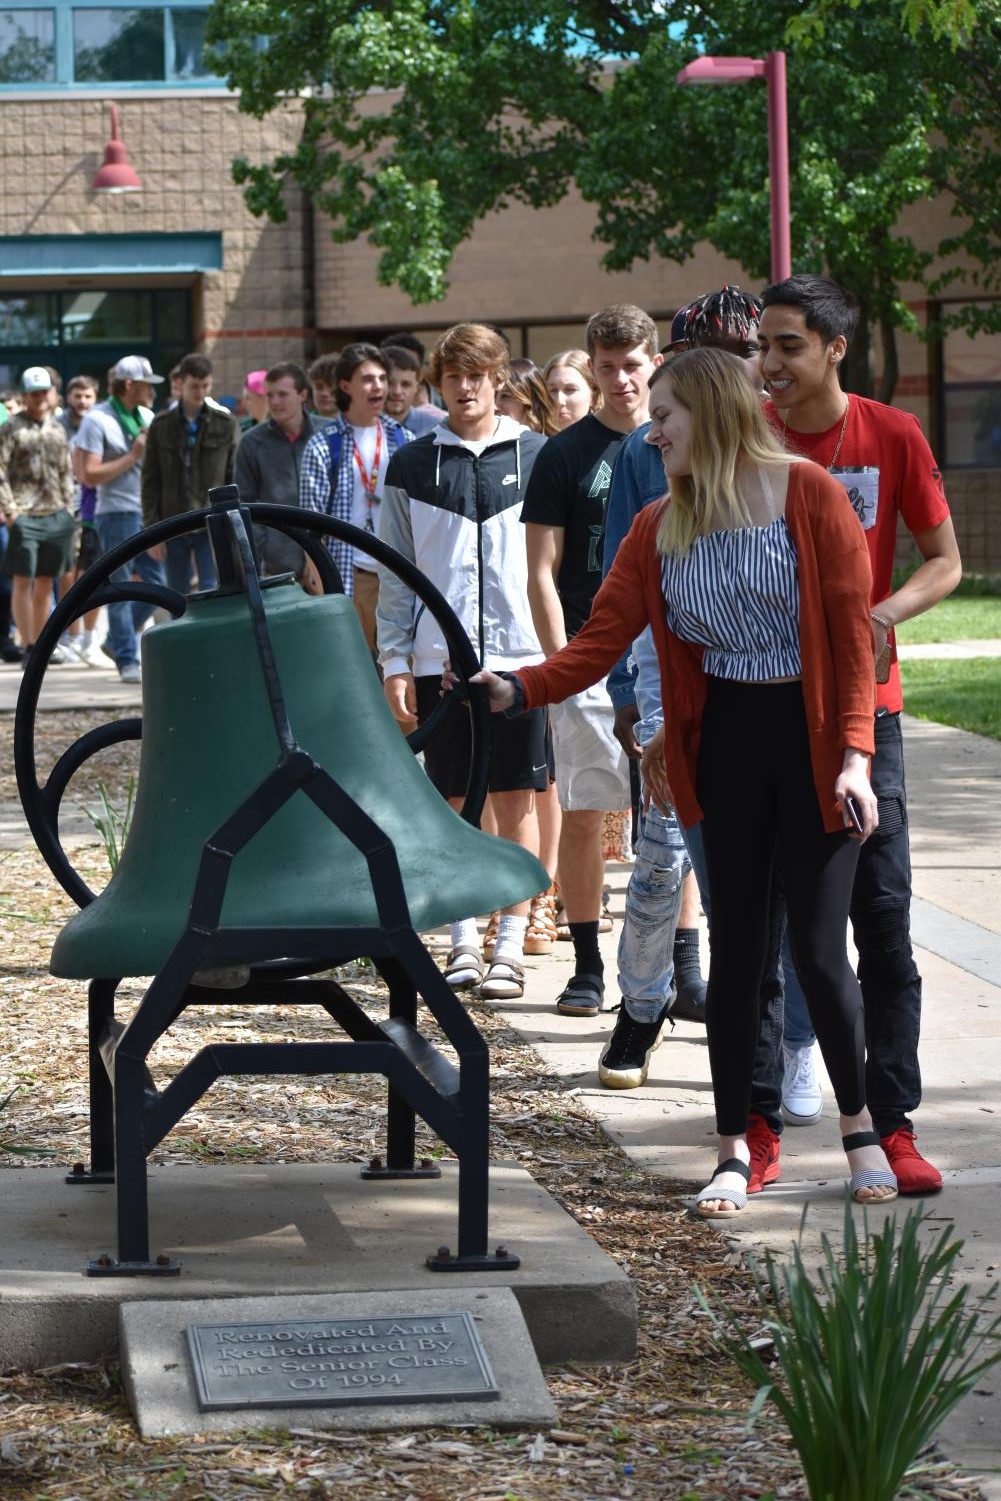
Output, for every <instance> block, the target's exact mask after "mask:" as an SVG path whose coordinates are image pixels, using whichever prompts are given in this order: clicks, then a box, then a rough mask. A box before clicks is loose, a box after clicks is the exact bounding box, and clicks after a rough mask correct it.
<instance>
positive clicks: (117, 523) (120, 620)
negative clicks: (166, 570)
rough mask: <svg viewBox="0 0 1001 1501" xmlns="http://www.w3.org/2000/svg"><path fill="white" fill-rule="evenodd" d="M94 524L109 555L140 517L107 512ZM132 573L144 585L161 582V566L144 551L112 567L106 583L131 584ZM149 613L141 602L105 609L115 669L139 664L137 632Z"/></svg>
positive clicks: (138, 527)
mask: <svg viewBox="0 0 1001 1501" xmlns="http://www.w3.org/2000/svg"><path fill="white" fill-rule="evenodd" d="M94 525H95V527H96V528H97V535H98V539H99V540H100V543H101V551H102V552H110V551H111V549H112V548H113V547H118V546H119V545H120V543H122V542H127V541H128V539H129V538H130V537H134V536H136V534H137V533H138V532H141V531H142V529H143V523H142V514H141V513H140V512H139V511H109V512H107V513H106V514H105V515H103V516H95V517H94ZM133 573H138V575H139V577H140V578H141V579H142V580H143V581H144V582H145V583H147V584H163V583H165V579H164V574H163V564H162V563H157V562H154V560H153V559H152V558H151V557H150V555H149V553H146V552H141V553H140V554H139V556H138V557H137V558H133V559H132V561H131V563H129V564H127V565H126V566H125V567H123V568H116V569H115V571H114V573H113V574H112V575H111V579H110V582H111V583H113V584H128V583H131V581H132V575H133ZM152 613H153V606H152V605H147V604H144V603H143V602H142V601H141V600H132V601H130V602H128V603H126V604H120V605H109V606H108V645H109V647H110V648H111V654H112V656H113V657H114V659H115V665H116V666H117V667H119V668H121V667H125V666H126V665H128V664H129V663H132V662H138V661H139V632H140V631H141V630H142V628H143V626H144V625H145V623H146V621H147V620H148V619H149V617H150V615H152Z"/></svg>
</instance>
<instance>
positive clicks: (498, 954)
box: [494, 912, 528, 964]
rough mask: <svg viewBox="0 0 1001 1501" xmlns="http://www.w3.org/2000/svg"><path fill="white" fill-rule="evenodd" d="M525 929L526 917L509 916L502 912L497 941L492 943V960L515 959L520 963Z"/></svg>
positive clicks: (526, 924) (523, 949)
mask: <svg viewBox="0 0 1001 1501" xmlns="http://www.w3.org/2000/svg"><path fill="white" fill-rule="evenodd" d="M527 929H528V918H527V917H510V916H509V915H508V914H507V913H506V912H502V913H501V919H500V927H499V928H498V929H497V942H496V943H495V944H494V960H495V961H496V960H498V959H517V961H518V962H519V964H520V963H521V961H522V959H523V958H524V957H525V933H526V931H527Z"/></svg>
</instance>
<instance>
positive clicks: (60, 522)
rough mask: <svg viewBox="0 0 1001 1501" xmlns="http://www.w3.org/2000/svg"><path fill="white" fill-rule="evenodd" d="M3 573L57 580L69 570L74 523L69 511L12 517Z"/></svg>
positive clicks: (74, 532)
mask: <svg viewBox="0 0 1001 1501" xmlns="http://www.w3.org/2000/svg"><path fill="white" fill-rule="evenodd" d="M9 538H10V540H9V541H8V543H7V551H6V552H5V553H4V559H3V571H4V573H6V574H9V575H10V576H11V577H12V578H15V577H16V578H27V579H33V578H45V579H57V578H61V577H62V575H63V574H64V573H69V572H70V571H71V570H72V568H73V555H74V552H75V542H76V521H75V520H74V518H73V514H72V512H70V511H66V510H61V511H54V512H53V513H52V514H51V515H49V516H16V517H15V518H14V521H13V524H12V525H11V527H10V529H9Z"/></svg>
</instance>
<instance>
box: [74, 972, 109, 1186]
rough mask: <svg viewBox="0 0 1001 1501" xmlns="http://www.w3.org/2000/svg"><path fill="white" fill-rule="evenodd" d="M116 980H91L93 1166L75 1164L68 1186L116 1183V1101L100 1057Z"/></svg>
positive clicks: (89, 1051) (89, 1043) (89, 1030)
mask: <svg viewBox="0 0 1001 1501" xmlns="http://www.w3.org/2000/svg"><path fill="white" fill-rule="evenodd" d="M117 989H118V981H117V980H92V981H91V982H90V988H89V990H88V992H87V1064H88V1071H89V1075H90V1166H89V1167H85V1166H84V1164H83V1163H82V1162H75V1163H74V1164H73V1168H72V1171H71V1172H69V1173H68V1174H67V1175H66V1182H67V1183H114V1181H115V1101H114V1094H113V1092H112V1089H111V1080H110V1079H109V1078H108V1070H107V1069H106V1068H105V1066H104V1059H103V1058H102V1056H101V1039H102V1037H103V1035H104V1029H105V1027H106V1026H107V1025H108V1023H109V1022H110V1021H113V1020H114V1016H115V992H116V991H117Z"/></svg>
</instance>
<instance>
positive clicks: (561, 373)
mask: <svg viewBox="0 0 1001 1501" xmlns="http://www.w3.org/2000/svg"><path fill="white" fill-rule="evenodd" d="M542 378H543V380H544V381H545V383H546V390H547V391H548V392H549V399H550V401H551V402H552V404H553V409H554V411H555V413H556V421H557V423H558V424H559V427H560V429H561V430H562V429H563V428H564V427H571V426H572V425H573V424H574V423H575V422H579V421H580V419H581V418H582V417H586V416H587V414H588V412H596V411H598V409H599V408H600V406H601V392H600V391H599V390H598V383H597V381H596V380H595V378H594V372H593V371H592V369H591V361H590V359H589V358H588V354H587V351H586V350H585V349H564V350H563V351H562V352H561V353H560V354H554V355H553V357H552V359H551V360H548V361H547V362H546V366H545V369H544V370H543V372H542Z"/></svg>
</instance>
